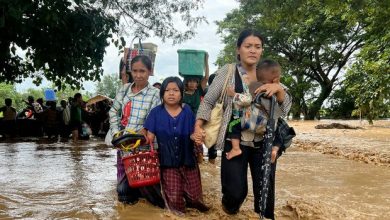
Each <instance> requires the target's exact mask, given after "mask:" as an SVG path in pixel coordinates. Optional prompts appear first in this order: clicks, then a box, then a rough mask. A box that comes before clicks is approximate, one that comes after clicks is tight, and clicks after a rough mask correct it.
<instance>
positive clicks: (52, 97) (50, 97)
mask: <svg viewBox="0 0 390 220" xmlns="http://www.w3.org/2000/svg"><path fill="white" fill-rule="evenodd" d="M45 100H46V101H56V100H57V98H56V93H55V92H54V90H53V89H46V90H45Z"/></svg>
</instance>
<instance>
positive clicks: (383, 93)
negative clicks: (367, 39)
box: [345, 51, 390, 124]
mask: <svg viewBox="0 0 390 220" xmlns="http://www.w3.org/2000/svg"><path fill="white" fill-rule="evenodd" d="M362 53H364V51H363V52H362ZM388 58H390V57H388ZM389 73H390V64H389V59H387V61H385V60H378V61H368V60H359V61H358V62H357V63H355V64H354V65H353V66H352V68H351V70H350V71H348V74H347V77H346V80H345V82H346V84H347V86H348V92H349V94H351V95H354V96H355V104H356V106H357V107H358V109H359V111H360V112H361V113H362V114H363V116H366V117H367V119H368V120H369V122H370V124H372V123H373V120H374V119H376V118H378V117H389V116H390V114H389V113H390V107H389V106H390V105H389V104H390V74H389Z"/></svg>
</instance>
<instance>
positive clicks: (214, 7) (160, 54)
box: [16, 0, 238, 92]
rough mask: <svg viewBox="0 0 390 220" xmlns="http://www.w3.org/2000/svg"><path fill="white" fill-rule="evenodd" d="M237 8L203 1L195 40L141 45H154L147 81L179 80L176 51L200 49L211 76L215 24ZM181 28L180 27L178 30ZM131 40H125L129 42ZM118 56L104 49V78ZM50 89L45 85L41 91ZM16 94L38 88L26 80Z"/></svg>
mask: <svg viewBox="0 0 390 220" xmlns="http://www.w3.org/2000/svg"><path fill="white" fill-rule="evenodd" d="M237 7H238V2H237V1H235V0H206V1H205V3H204V5H203V8H202V9H200V10H199V11H198V13H199V14H201V15H203V16H205V17H206V19H207V21H208V24H206V23H203V24H201V25H199V26H198V28H197V29H196V32H197V34H196V35H195V37H194V38H192V39H190V40H188V41H186V42H184V43H182V44H179V45H174V46H172V43H171V42H170V41H167V42H165V43H163V42H161V40H159V39H158V38H149V39H145V40H143V42H151V43H154V44H157V46H158V49H157V56H156V62H155V67H154V76H152V77H150V79H149V81H150V82H151V83H154V82H156V81H160V79H162V78H165V77H167V76H178V56H177V50H178V49H200V50H206V51H207V52H208V53H209V64H210V73H212V72H214V71H215V70H216V69H217V67H216V66H215V65H214V63H215V61H216V59H217V56H218V53H219V52H220V51H221V50H222V49H223V47H224V45H223V44H222V43H221V38H220V36H219V35H217V33H216V32H217V25H216V24H215V21H217V20H222V19H223V18H224V17H225V15H226V13H228V12H230V11H231V10H232V9H234V8H237ZM178 28H180V26H179V27H178ZM131 39H132V36H129V37H126V41H127V42H129V41H130V40H131ZM119 60H120V55H118V49H117V48H116V47H115V46H109V47H107V48H106V54H105V57H104V61H103V69H104V74H110V73H117V72H118V68H119V67H118V65H119ZM95 84H96V82H86V83H85V86H84V87H85V89H86V90H88V91H90V92H94V91H95ZM48 85H50V83H48V82H44V83H43V84H42V85H41V87H47V86H48ZM16 87H17V90H18V91H25V90H26V89H27V88H37V87H36V86H35V85H33V84H32V80H26V81H25V82H23V83H22V84H19V85H17V86H16Z"/></svg>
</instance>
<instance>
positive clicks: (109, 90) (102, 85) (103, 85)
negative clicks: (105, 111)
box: [96, 73, 122, 98]
mask: <svg viewBox="0 0 390 220" xmlns="http://www.w3.org/2000/svg"><path fill="white" fill-rule="evenodd" d="M121 84H122V82H121V81H120V80H119V78H118V74H116V73H113V74H110V75H104V76H103V80H102V81H100V82H98V83H97V84H96V93H97V94H101V95H105V96H108V97H110V98H115V95H116V92H117V91H118V89H119V87H120V86H121Z"/></svg>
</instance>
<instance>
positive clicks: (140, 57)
mask: <svg viewBox="0 0 390 220" xmlns="http://www.w3.org/2000/svg"><path fill="white" fill-rule="evenodd" d="M138 61H141V62H142V64H144V65H145V66H146V68H147V69H148V70H149V71H152V61H151V60H150V58H149V57H148V56H145V55H138V56H136V57H134V58H133V59H132V60H131V63H130V65H131V66H133V64H134V63H136V62H138Z"/></svg>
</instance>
